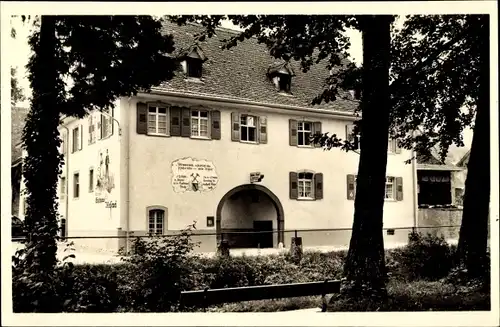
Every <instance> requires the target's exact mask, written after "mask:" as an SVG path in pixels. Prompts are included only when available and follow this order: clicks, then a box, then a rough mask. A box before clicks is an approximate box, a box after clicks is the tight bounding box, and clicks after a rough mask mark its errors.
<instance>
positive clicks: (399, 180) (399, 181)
mask: <svg viewBox="0 0 500 327" xmlns="http://www.w3.org/2000/svg"><path fill="white" fill-rule="evenodd" d="M396 200H397V201H403V177H396Z"/></svg>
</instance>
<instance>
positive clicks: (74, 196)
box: [73, 172, 81, 199]
mask: <svg viewBox="0 0 500 327" xmlns="http://www.w3.org/2000/svg"><path fill="white" fill-rule="evenodd" d="M75 177H78V178H75ZM77 181H78V183H77ZM80 186H81V183H80V173H79V172H75V173H73V199H79V198H80V192H81V189H80ZM77 189H78V195H76V193H77V192H76V190H77Z"/></svg>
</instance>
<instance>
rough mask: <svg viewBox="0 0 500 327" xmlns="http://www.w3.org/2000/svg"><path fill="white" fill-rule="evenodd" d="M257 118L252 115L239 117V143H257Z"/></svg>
mask: <svg viewBox="0 0 500 327" xmlns="http://www.w3.org/2000/svg"><path fill="white" fill-rule="evenodd" d="M257 124H258V117H257V116H253V115H247V114H243V115H240V141H241V142H250V143H255V142H257Z"/></svg>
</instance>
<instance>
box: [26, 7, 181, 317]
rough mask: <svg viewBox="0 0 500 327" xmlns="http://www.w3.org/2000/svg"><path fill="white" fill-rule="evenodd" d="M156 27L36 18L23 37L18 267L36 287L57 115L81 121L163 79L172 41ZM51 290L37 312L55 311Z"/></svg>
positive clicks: (52, 208) (51, 251)
mask: <svg viewBox="0 0 500 327" xmlns="http://www.w3.org/2000/svg"><path fill="white" fill-rule="evenodd" d="M161 27H162V24H161V21H160V20H159V19H155V18H153V17H150V16H41V18H40V20H39V28H38V29H35V31H34V33H33V34H32V35H31V37H30V40H29V44H30V46H31V49H32V50H33V55H32V56H31V58H30V61H29V64H28V71H29V80H30V84H31V89H32V94H33V95H32V99H31V107H30V111H29V113H28V116H27V120H26V125H25V128H24V130H23V137H22V140H23V146H24V148H25V149H26V151H27V157H26V158H25V160H24V163H23V176H24V180H25V182H26V196H27V211H26V217H25V223H26V228H27V232H28V238H27V244H26V249H25V251H24V253H23V254H24V255H23V256H22V260H21V265H22V267H24V274H25V275H24V277H27V278H30V279H31V280H33V281H39V282H38V283H34V285H37V287H38V288H40V289H44V283H45V282H46V281H47V278H50V272H51V271H52V270H53V268H54V266H55V264H56V250H57V245H56V238H57V229H58V224H57V203H56V185H57V181H58V175H59V174H60V170H61V165H62V160H63V158H62V156H61V154H60V153H59V151H58V148H59V145H60V142H61V141H60V138H59V132H58V129H57V128H58V126H59V124H60V122H61V121H60V119H61V116H62V115H65V116H75V117H80V118H81V117H84V116H85V115H86V114H87V113H88V112H89V111H90V110H95V109H97V110H103V109H107V108H109V107H111V106H112V105H113V102H114V101H115V100H116V99H117V98H118V97H121V96H131V95H134V94H136V93H137V92H138V91H139V90H140V89H146V90H147V89H149V88H150V87H151V86H153V85H158V84H159V83H160V82H162V81H165V80H168V79H170V78H171V77H172V76H173V71H174V67H175V65H174V59H173V58H172V57H171V56H169V54H170V53H172V51H173V50H174V44H173V40H172V37H171V36H169V35H163V34H162V33H161ZM70 82H72V84H70ZM47 285H48V283H47ZM50 292H51V291H50V289H47V288H45V289H44V291H43V292H42V291H40V296H39V299H40V300H39V301H38V302H37V305H38V308H37V309H36V310H39V311H50V310H54V309H53V308H52V307H51V303H50V300H47V298H44V297H46V296H50ZM55 310H57V309H55Z"/></svg>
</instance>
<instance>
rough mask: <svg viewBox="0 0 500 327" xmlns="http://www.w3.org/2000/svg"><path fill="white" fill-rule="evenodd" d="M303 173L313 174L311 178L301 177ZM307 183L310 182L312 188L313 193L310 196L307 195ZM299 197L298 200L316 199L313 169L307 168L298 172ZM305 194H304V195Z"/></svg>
mask: <svg viewBox="0 0 500 327" xmlns="http://www.w3.org/2000/svg"><path fill="white" fill-rule="evenodd" d="M301 174H304V175H305V174H311V178H305V177H304V178H300V175H301ZM306 183H310V188H311V193H310V195H309V196H306V195H305V193H306V191H305V189H306V185H307V184H306ZM297 192H298V193H297V194H298V196H297V199H298V200H314V172H312V171H307V170H302V171H298V172H297ZM302 194H304V195H302Z"/></svg>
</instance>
